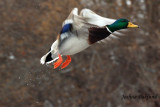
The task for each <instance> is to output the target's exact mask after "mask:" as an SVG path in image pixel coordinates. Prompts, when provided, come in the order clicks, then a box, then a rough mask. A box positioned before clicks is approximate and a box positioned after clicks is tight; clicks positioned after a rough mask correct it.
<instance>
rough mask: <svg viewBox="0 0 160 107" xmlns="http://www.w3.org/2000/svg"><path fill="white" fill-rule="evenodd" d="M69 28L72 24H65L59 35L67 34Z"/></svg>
mask: <svg viewBox="0 0 160 107" xmlns="http://www.w3.org/2000/svg"><path fill="white" fill-rule="evenodd" d="M71 27H72V24H65V25H64V26H63V28H62V31H61V34H62V33H65V32H68V31H69V30H70V29H71Z"/></svg>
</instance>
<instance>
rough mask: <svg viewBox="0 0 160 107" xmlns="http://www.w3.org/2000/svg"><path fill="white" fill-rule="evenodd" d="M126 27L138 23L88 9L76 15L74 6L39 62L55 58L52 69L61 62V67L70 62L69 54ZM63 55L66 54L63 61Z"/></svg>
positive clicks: (47, 61) (42, 62)
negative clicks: (100, 14)
mask: <svg viewBox="0 0 160 107" xmlns="http://www.w3.org/2000/svg"><path fill="white" fill-rule="evenodd" d="M126 28H138V25H135V24H132V23H131V22H129V21H128V20H127V19H123V18H121V19H117V20H115V19H109V18H105V17H102V16H99V15H97V14H96V13H94V12H93V11H91V10H89V9H82V10H81V12H80V14H79V15H78V9H77V8H74V9H73V10H72V11H71V13H70V14H69V16H68V18H67V19H66V20H65V21H64V22H63V24H62V30H61V31H60V33H59V34H58V36H57V40H56V41H55V42H54V43H53V44H52V46H51V48H50V50H49V52H48V53H47V54H45V55H44V56H43V57H42V58H41V60H40V62H41V64H45V63H46V64H49V63H51V62H53V61H56V60H57V61H56V62H55V63H54V69H56V68H58V67H59V66H60V65H61V64H62V65H61V69H63V68H65V67H67V66H68V65H69V64H70V62H71V57H70V55H73V54H76V53H79V52H81V51H83V50H84V49H86V48H88V47H90V46H91V45H92V44H94V43H96V42H100V41H103V40H106V39H107V38H109V37H117V35H122V33H119V32H118V31H119V30H122V29H126ZM115 35H116V36H115ZM63 55H65V56H67V59H66V61H64V62H63V58H62V56H63ZM62 62H63V63H62Z"/></svg>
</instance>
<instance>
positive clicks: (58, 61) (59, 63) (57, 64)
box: [54, 54, 63, 69]
mask: <svg viewBox="0 0 160 107" xmlns="http://www.w3.org/2000/svg"><path fill="white" fill-rule="evenodd" d="M58 57H59V59H58V60H57V61H56V62H55V63H54V69H56V68H58V67H59V66H60V65H61V63H62V62H63V59H62V56H61V55H60V54H58Z"/></svg>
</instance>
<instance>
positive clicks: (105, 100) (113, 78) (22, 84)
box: [0, 0, 160, 107]
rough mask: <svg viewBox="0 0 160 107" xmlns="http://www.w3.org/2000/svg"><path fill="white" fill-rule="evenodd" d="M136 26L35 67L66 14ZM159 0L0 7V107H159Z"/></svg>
mask: <svg viewBox="0 0 160 107" xmlns="http://www.w3.org/2000/svg"><path fill="white" fill-rule="evenodd" d="M74 7H78V8H79V11H80V10H81V9H83V8H89V9H91V10H93V11H95V12H96V13H97V14H99V15H102V16H104V17H108V18H114V19H118V18H127V19H129V20H130V21H131V22H133V23H135V24H138V25H139V26H140V29H132V30H131V31H130V32H129V33H127V34H126V36H123V37H121V38H120V39H117V40H116V39H115V40H112V41H110V42H108V43H106V44H95V45H94V46H92V47H90V48H88V49H87V50H85V51H83V52H81V53H78V54H76V55H73V56H72V62H71V64H70V65H69V66H68V67H67V68H65V69H64V70H61V69H56V70H54V69H53V65H52V64H50V65H48V66H45V65H41V64H40V62H39V60H40V58H41V56H42V55H44V54H45V53H46V52H47V51H48V50H49V48H50V46H51V44H52V43H53V41H54V40H55V39H56V36H57V34H58V33H59V31H60V30H61V24H62V22H63V21H64V20H65V18H66V17H67V16H68V14H69V13H70V11H71V10H72V9H73V8H74ZM159 11H160V0H59V1H58V0H0V107H160V99H159V98H157V99H149V100H143V99H139V100H127V99H123V95H129V94H131V95H145V94H148V95H159V96H160V12H159Z"/></svg>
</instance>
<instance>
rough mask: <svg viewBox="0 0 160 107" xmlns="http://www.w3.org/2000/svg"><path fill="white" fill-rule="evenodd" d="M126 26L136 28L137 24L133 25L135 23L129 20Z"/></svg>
mask: <svg viewBox="0 0 160 107" xmlns="http://www.w3.org/2000/svg"><path fill="white" fill-rule="evenodd" d="M127 27H128V28H138V27H139V26H138V25H135V24H133V23H131V22H128V26H127Z"/></svg>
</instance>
